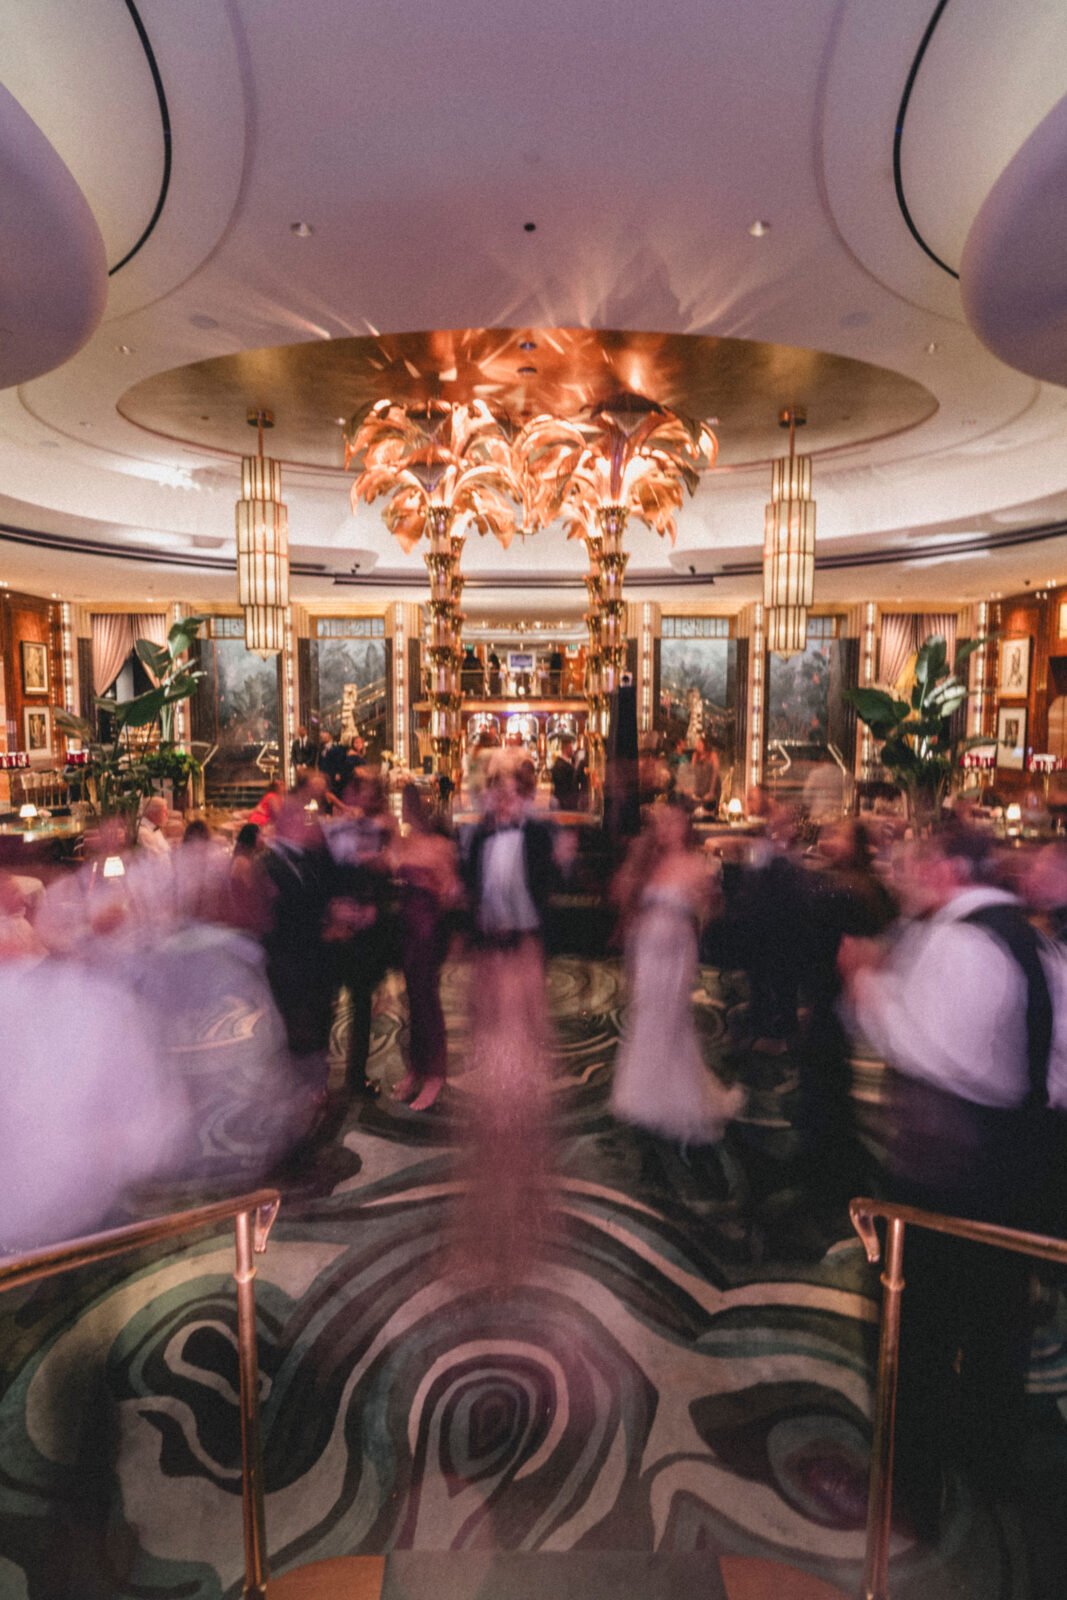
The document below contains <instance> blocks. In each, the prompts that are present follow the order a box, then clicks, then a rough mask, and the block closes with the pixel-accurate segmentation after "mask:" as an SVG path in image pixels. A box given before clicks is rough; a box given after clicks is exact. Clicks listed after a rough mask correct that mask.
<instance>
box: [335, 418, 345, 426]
mask: <svg viewBox="0 0 1067 1600" xmlns="http://www.w3.org/2000/svg"><path fill="white" fill-rule="evenodd" d="M333 420H334V421H335V422H336V424H337V426H338V427H339V428H343V427H344V425H345V422H346V421H347V418H346V417H334V419H333Z"/></svg>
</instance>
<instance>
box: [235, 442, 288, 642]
mask: <svg viewBox="0 0 1067 1600" xmlns="http://www.w3.org/2000/svg"><path fill="white" fill-rule="evenodd" d="M254 416H255V417H256V420H257V421H258V422H259V425H260V452H259V454H258V455H254V456H244V457H243V458H242V461H241V498H240V500H238V502H237V601H238V604H239V605H241V606H243V607H244V613H245V645H246V646H247V648H248V649H249V650H254V651H255V652H256V653H257V654H258V655H262V656H268V655H273V654H274V652H275V651H277V650H280V649H281V648H282V646H283V644H284V642H285V624H286V617H287V609H288V605H289V512H288V509H287V507H286V506H284V505H283V504H282V498H281V495H282V469H281V463H280V462H277V461H272V460H271V459H270V458H269V457H268V456H264V455H263V447H262V438H263V435H262V428H263V425H264V423H265V422H266V419H267V417H268V416H269V413H262V414H261V413H254ZM250 420H251V418H250ZM270 421H271V422H272V421H273V418H271V419H270ZM267 425H268V426H269V425H270V423H269V422H267Z"/></svg>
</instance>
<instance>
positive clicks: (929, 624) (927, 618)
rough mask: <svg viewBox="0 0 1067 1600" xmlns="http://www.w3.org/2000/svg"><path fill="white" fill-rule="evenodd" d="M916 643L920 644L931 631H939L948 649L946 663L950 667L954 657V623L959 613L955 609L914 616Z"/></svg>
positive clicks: (957, 619)
mask: <svg viewBox="0 0 1067 1600" xmlns="http://www.w3.org/2000/svg"><path fill="white" fill-rule="evenodd" d="M915 620H916V622H917V624H918V627H917V629H916V634H917V644H916V649H918V646H919V645H920V644H922V642H923V640H924V639H929V637H930V635H931V634H933V633H939V634H940V635H941V637H942V639H944V641H945V645H946V647H947V649H948V664H949V666H950V667H951V666H952V664H953V662H954V661H955V659H956V624H957V622H958V621H959V615H958V613H957V612H955V611H927V612H926V613H925V614H924V615H922V616H919V617H916V619H915Z"/></svg>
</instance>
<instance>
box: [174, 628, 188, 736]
mask: <svg viewBox="0 0 1067 1600" xmlns="http://www.w3.org/2000/svg"><path fill="white" fill-rule="evenodd" d="M182 615H183V613H182V608H181V605H180V603H179V602H178V601H175V603H174V604H173V605H172V606H171V608H170V620H171V621H172V622H180V621H181V618H182ZM187 705H188V702H187V701H185V700H178V701H176V702H175V705H174V742H175V744H185V742H186V740H187V738H188V736H189V729H188V723H187V720H186V707H187Z"/></svg>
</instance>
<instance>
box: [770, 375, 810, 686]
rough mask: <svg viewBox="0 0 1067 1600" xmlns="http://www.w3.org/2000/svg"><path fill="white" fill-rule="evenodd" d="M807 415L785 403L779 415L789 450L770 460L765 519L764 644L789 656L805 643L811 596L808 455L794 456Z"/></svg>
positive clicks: (779, 421)
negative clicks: (771, 462) (799, 433)
mask: <svg viewBox="0 0 1067 1600" xmlns="http://www.w3.org/2000/svg"><path fill="white" fill-rule="evenodd" d="M806 421H807V417H806V415H805V413H804V411H803V409H802V408H801V407H800V406H788V407H787V408H786V410H784V411H783V412H782V414H781V416H780V417H779V418H778V424H779V427H782V428H788V429H789V454H788V456H784V457H782V458H781V459H779V460H778V461H776V462H775V463H774V466H773V469H772V472H771V501H770V505H768V507H767V509H766V512H765V513H764V522H763V604H764V606H765V607H766V610H767V648H768V649H769V650H771V651H772V652H773V653H774V654H775V655H779V656H792V655H796V654H798V652H799V651H801V650H803V649H804V647H805V645H806V644H807V641H808V607H809V606H810V605H811V603H812V601H813V600H814V598H815V502H814V500H813V499H812V498H811V457H810V456H798V455H797V454H796V430H797V428H800V427H803V425H804V423H805V422H806Z"/></svg>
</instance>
